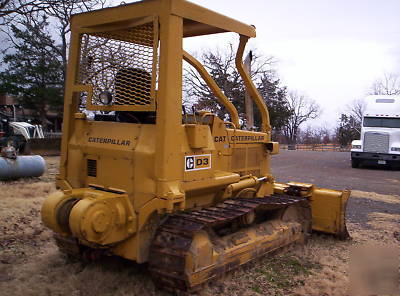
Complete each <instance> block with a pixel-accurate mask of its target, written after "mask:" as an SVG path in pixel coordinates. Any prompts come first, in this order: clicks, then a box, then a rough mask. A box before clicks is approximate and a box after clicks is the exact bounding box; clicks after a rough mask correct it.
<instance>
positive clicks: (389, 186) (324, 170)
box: [272, 150, 400, 195]
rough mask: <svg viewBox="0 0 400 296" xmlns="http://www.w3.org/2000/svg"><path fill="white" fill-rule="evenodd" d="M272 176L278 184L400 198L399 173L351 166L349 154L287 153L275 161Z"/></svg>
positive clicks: (283, 152)
mask: <svg viewBox="0 0 400 296" xmlns="http://www.w3.org/2000/svg"><path fill="white" fill-rule="evenodd" d="M272 174H273V175H274V176H275V177H276V179H277V181H279V182H288V181H298V182H309V183H313V184H317V185H318V187H326V188H333V189H344V188H347V189H351V190H360V191H366V192H376V193H381V194H397V195H399V194H400V170H391V169H389V168H387V167H363V168H359V169H353V168H352V167H351V166H350V152H318V151H288V150H282V151H281V152H280V154H278V155H274V156H273V157H272Z"/></svg>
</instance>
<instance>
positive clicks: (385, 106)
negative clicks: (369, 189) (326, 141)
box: [351, 95, 400, 168]
mask: <svg viewBox="0 0 400 296" xmlns="http://www.w3.org/2000/svg"><path fill="white" fill-rule="evenodd" d="M365 103H366V106H365V110H364V113H363V119H362V126H361V140H354V141H353V142H352V143H351V144H352V149H351V166H352V167H353V168H357V167H359V166H360V165H362V164H366V165H368V164H370V165H389V166H400V96H393V95H391V96H389V95H373V96H368V97H367V98H366V99H365Z"/></svg>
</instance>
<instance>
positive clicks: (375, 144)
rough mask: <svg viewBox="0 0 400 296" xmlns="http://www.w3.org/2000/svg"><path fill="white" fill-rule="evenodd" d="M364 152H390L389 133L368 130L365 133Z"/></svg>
mask: <svg viewBox="0 0 400 296" xmlns="http://www.w3.org/2000/svg"><path fill="white" fill-rule="evenodd" d="M364 152H373V153H388V152H389V134H387V133H377V132H366V133H365V134H364Z"/></svg>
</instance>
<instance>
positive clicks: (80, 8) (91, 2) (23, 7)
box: [0, 0, 111, 78]
mask: <svg viewBox="0 0 400 296" xmlns="http://www.w3.org/2000/svg"><path fill="white" fill-rule="evenodd" d="M110 3H111V1H110V0H47V1H36V0H0V24H1V22H2V20H3V23H4V24H8V25H9V26H4V27H3V28H1V31H2V32H3V33H5V34H6V35H7V36H8V40H9V41H10V42H11V47H13V44H14V42H13V38H14V36H13V35H12V34H11V33H10V31H11V30H10V27H11V26H12V25H14V26H19V27H24V26H25V25H26V24H30V25H34V24H35V23H37V20H38V19H41V18H42V17H45V18H48V19H49V21H50V23H54V24H55V27H56V31H57V33H58V34H57V35H58V38H56V39H57V41H59V43H57V44H54V46H53V48H52V50H53V51H54V54H56V55H58V56H59V57H60V59H61V60H62V63H63V77H64V78H65V74H66V68H67V58H68V46H69V44H68V39H69V33H70V32H71V28H70V19H71V16H72V14H75V13H81V12H86V11H91V10H94V9H99V8H104V7H105V6H107V5H109V4H110ZM14 45H15V44H14Z"/></svg>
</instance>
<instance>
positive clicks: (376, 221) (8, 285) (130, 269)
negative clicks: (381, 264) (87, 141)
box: [0, 151, 400, 296]
mask: <svg viewBox="0 0 400 296" xmlns="http://www.w3.org/2000/svg"><path fill="white" fill-rule="evenodd" d="M46 160H47V166H48V170H47V172H46V174H45V175H44V176H43V177H41V178H37V179H29V180H21V181H13V182H2V183H0V202H1V207H0V221H1V224H0V295H74V296H86V295H88V296H91V295H110V296H111V295H113V296H114V295H141V296H147V295H168V294H167V293H165V292H162V291H159V290H157V289H156V288H155V287H154V285H153V283H152V281H151V280H150V278H149V275H148V273H147V270H146V266H145V265H137V264H133V263H131V262H128V261H126V260H123V259H120V258H116V257H109V258H104V259H102V260H99V261H97V262H92V263H89V264H83V263H80V262H73V261H69V260H67V258H66V257H64V256H63V255H62V254H60V253H59V252H58V250H57V248H56V247H55V245H54V242H53V239H52V235H51V232H50V231H49V230H47V229H46V228H44V227H43V225H42V224H41V222H40V207H41V204H42V202H43V200H44V198H45V197H46V196H47V195H48V194H49V193H51V192H53V191H54V190H55V188H54V185H53V181H54V177H55V174H56V172H57V166H58V158H57V157H48V158H46ZM272 168H273V173H274V175H276V177H277V180H278V181H289V180H293V181H303V182H313V183H315V184H318V185H320V186H322V187H331V188H338V189H340V188H351V189H352V190H353V192H352V199H351V201H350V202H349V206H348V213H347V217H348V224H347V225H348V229H349V232H350V234H351V236H352V239H351V240H348V241H337V240H334V239H332V238H330V237H328V236H324V235H313V236H312V237H311V239H310V240H309V243H308V244H307V245H306V246H295V247H292V248H291V249H289V250H287V251H286V252H285V253H279V254H276V255H274V256H267V257H264V258H262V259H260V260H257V262H254V263H251V264H248V265H246V266H244V267H242V268H240V269H238V270H236V271H234V272H231V273H229V274H227V275H226V276H225V277H224V278H220V279H218V280H215V281H213V282H211V283H209V284H207V285H206V286H205V287H204V289H203V290H202V291H201V293H200V294H201V295H207V296H208V295H210V296H211V295H315V296H327V295H349V286H350V285H349V258H350V250H351V249H352V248H353V247H357V246H363V245H365V244H380V245H386V246H389V245H394V246H395V247H398V246H399V244H400V196H399V194H400V189H399V188H400V187H399V184H400V172H399V171H391V170H388V171H386V170H382V169H374V168H367V169H351V168H350V164H349V155H348V154H347V153H333V152H301V151H283V152H282V154H280V155H277V156H274V158H273V161H272ZM393 258H396V257H393ZM386 294H387V295H389V293H386ZM355 295H361V294H355ZM392 295H394V294H392Z"/></svg>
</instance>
